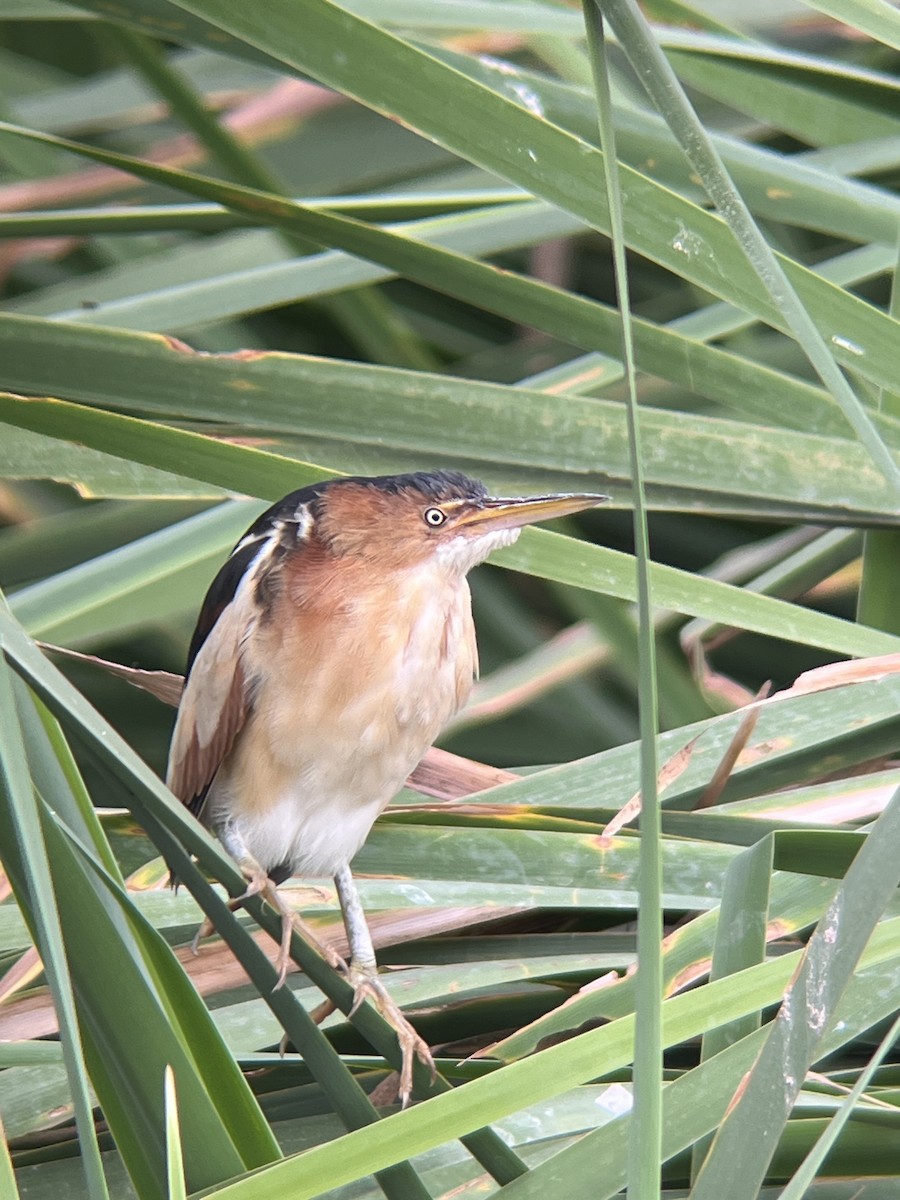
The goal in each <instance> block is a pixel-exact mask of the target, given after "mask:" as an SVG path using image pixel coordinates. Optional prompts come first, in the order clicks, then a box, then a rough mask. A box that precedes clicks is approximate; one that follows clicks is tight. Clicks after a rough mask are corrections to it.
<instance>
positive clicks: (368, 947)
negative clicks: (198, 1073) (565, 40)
mask: <svg viewBox="0 0 900 1200" xmlns="http://www.w3.org/2000/svg"><path fill="white" fill-rule="evenodd" d="M606 498H607V497H605V496H596V495H587V494H581V495H554V496H536V497H526V498H523V499H514V500H498V499H494V498H492V497H489V496H488V495H487V492H486V489H485V487H484V485H483V484H481V483H478V482H476V481H475V480H473V479H468V478H466V476H465V475H461V474H459V473H458V472H455V471H433V472H422V473H418V474H413V475H386V476H381V477H376V478H372V479H365V478H348V479H336V480H329V481H327V482H325V483H318V484H315V485H313V486H311V487H306V488H301V489H300V490H299V491H296V492H292V493H291V494H290V495H289V496H285V498H284V499H283V500H280V501H279V502H278V503H277V504H274V505H273V506H272V507H271V508H270V509H268V511H267V512H265V513H263V515H262V516H261V517H260V518H259V519H258V520H257V521H256V522H255V523H254V524H253V525H252V526H251V527H250V529H248V531H247V533H246V534H245V535H244V537H242V538H241V540H240V541H239V542H238V544H237V546H235V548H234V550H233V551H232V553H231V556H230V558H229V559H228V561H227V562H226V563H225V565H224V566H223V567H222V569H221V570H220V571H219V573H218V575H217V576H216V578H215V579H214V580H213V583H212V586H211V587H210V589H209V591H208V592H207V595H206V599H205V600H204V602H203V607H202V609H201V612H200V617H199V620H198V622H197V628H196V630H195V632H194V636H193V639H192V641H191V646H190V651H189V655H188V666H187V673H186V682H185V688H184V693H183V695H182V699H181V705H180V707H179V710H178V719H177V723H176V725H175V732H174V735H173V738H172V748H171V754H170V758H169V771H168V783H169V787H170V788H171V789H172V791H173V792H174V793H175V795H176V796H178V797H180V799H181V800H183V801H184V803H185V804H186V805H187V806H188V807H189V808H190V810H191V811H192V812H193V813H195V814H196V815H197V816H198V817H199V818H200V819H201V820H202V821H203V822H204V823H205V824H206V825H208V826H209V827H210V828H211V829H212V830H213V831H214V832H215V833H216V834H217V836H218V837H219V839H220V841H221V842H222V845H223V846H224V847H225V849H226V850H227V851H228V853H229V854H230V855H231V856H232V858H234V859H235V861H236V862H237V864H238V866H239V867H240V869H241V871H242V872H243V874H244V875H245V876H246V878H247V879H248V881H249V888H248V893H247V894H254V893H259V894H261V895H263V896H264V897H265V898H266V899H267V900H269V901H270V902H271V903H272V904H273V905H274V906H275V907H276V908H277V910H278V911H279V912H280V914H281V917H282V940H281V947H280V950H279V952H278V958H277V960H276V965H277V967H278V972H279V981H278V982H279V984H281V983H282V982H283V981H284V977H285V974H286V973H287V969H288V963H289V961H290V958H289V954H290V940H291V932H292V929H293V928H295V927H297V928H299V929H300V932H301V933H303V934H304V936H306V937H307V938H308V939H309V940H311V941H313V942H314V943H315V939H314V938H312V936H311V934H310V931H309V930H308V929H306V927H305V926H303V925H302V923H300V922H298V921H297V919H296V916H295V914H294V913H293V912H292V911H291V910H290V909H289V908H288V907H287V906H286V905H285V903H284V902H283V901H282V899H281V897H280V896H279V894H278V892H277V887H278V884H280V883H282V882H283V881H284V880H285V879H287V878H288V877H290V876H292V875H311V876H321V875H331V876H333V878H334V882H335V885H336V887H337V892H338V897H339V900H340V904H341V909H342V911H343V916H344V924H345V927H346V930H347V937H348V940H349V943H350V955H351V957H350V966H349V972H348V973H349V978H350V981H351V983H352V984H353V985H354V988H355V1002H356V1003H360V1002H361V1001H362V1000H363V999H364V998H365V997H370V998H371V999H372V1000H373V1001H374V1003H375V1004H376V1006H377V1007H378V1008H379V1010H380V1011H381V1012H382V1014H383V1015H384V1016H385V1018H386V1019H387V1020H388V1021H390V1023H391V1024H392V1025H393V1027H394V1028H395V1029H396V1030H397V1033H398V1037H399V1039H400V1044H401V1047H402V1050H403V1070H402V1072H401V1088H400V1091H401V1095H402V1096H403V1097H404V1100H405V1099H406V1098H408V1095H409V1092H410V1088H411V1081H412V1066H413V1056H414V1055H418V1056H419V1057H420V1059H422V1061H424V1062H426V1063H428V1064H429V1065H430V1064H431V1056H430V1054H429V1052H428V1048H427V1046H426V1045H425V1043H424V1042H423V1041H422V1040H421V1039H420V1038H419V1036H418V1034H416V1032H415V1031H414V1030H413V1029H412V1027H411V1026H410V1025H409V1023H408V1022H407V1021H406V1019H405V1017H404V1016H403V1014H402V1012H401V1011H400V1009H399V1008H398V1007H397V1006H396V1004H395V1003H394V1002H393V1001H392V1000H391V997H390V995H389V994H388V992H387V990H386V988H385V987H384V985H383V984H382V983H381V981H380V980H379V978H378V974H377V966H376V963H375V954H374V951H373V949H372V940H371V937H370V936H369V930H368V927H367V925H366V920H365V916H364V914H363V909H362V905H361V904H360V900H359V896H358V894H357V891H356V887H355V885H354V883H353V877H352V875H351V874H350V861H351V859H352V858H353V856H354V854H356V852H357V850H359V848H360V846H361V845H362V844H363V842H364V841H365V839H366V837H367V835H368V833H369V830H370V829H371V827H372V823H373V822H374V820H375V818H376V817H377V816H378V814H379V813H380V812H381V811H382V810H383V809H384V807H385V806H386V805H387V803H388V802H389V801H390V799H391V797H392V796H393V795H394V794H395V793H396V792H397V791H399V789H400V788H401V787H402V785H403V782H404V780H405V779H406V777H407V776H408V775H409V773H410V771H411V770H412V769H413V768H414V767H415V765H416V764H417V763H418V761H419V759H420V758H421V757H422V755H423V754H424V753H425V751H426V750H427V749H428V747H429V746H430V745H431V743H432V742H433V741H434V739H435V738H436V737H437V735H438V734H439V733H440V731H441V729H442V728H443V726H444V725H445V724H446V722H447V721H448V719H449V718H450V717H451V716H452V715H453V714H454V713H455V712H456V711H457V709H459V707H460V706H461V705H462V704H463V703H464V702H465V700H466V698H467V696H468V694H469V691H470V689H471V686H472V681H473V679H474V677H475V674H476V672H477V669H478V655H477V650H476V645H475V629H474V625H473V622H472V608H471V600H470V595H469V586H468V583H467V582H466V575H467V573H468V572H469V570H471V568H472V567H474V566H475V565H476V563H480V562H481V561H482V560H483V559H485V558H486V557H487V556H488V554H489V553H490V552H491V551H492V550H494V549H496V548H497V547H500V546H508V545H510V544H511V543H512V542H514V541H515V540H516V538H517V537H518V535H519V532H520V529H521V527H522V526H523V525H527V524H529V523H531V522H535V521H545V520H547V519H548V518H550V517H559V516H564V515H566V514H569V513H575V512H579V511H580V510H582V509H585V508H590V507H593V506H594V505H596V504H599V503H601V502H602V501H603V500H605V499H606ZM198 936H199V935H198ZM315 944H316V945H318V943H315ZM318 948H319V949H320V950H321V949H322V947H321V946H319V947H318ZM326 954H327V952H326ZM327 956H328V957H329V959H330V961H331V962H332V963H333V964H337V963H339V962H340V960H338V959H337V956H336V955H334V954H333V953H332V954H330V955H327Z"/></svg>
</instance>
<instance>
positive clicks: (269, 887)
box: [191, 822, 347, 988]
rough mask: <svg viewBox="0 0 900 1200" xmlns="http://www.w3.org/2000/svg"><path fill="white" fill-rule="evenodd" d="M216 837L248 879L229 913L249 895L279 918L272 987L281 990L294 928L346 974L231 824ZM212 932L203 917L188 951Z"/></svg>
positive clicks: (335, 954) (333, 952)
mask: <svg viewBox="0 0 900 1200" xmlns="http://www.w3.org/2000/svg"><path fill="white" fill-rule="evenodd" d="M216 834H217V835H218V837H219V840H220V841H221V843H222V845H223V846H224V847H225V849H226V850H227V851H228V853H229V854H230V855H231V857H232V858H233V859H234V860H235V862H236V863H237V865H238V868H239V869H240V872H241V874H242V875H243V876H244V878H245V879H246V880H247V884H248V886H247V890H246V891H245V892H243V893H242V894H241V895H240V896H237V897H236V898H235V899H233V900H230V901H229V904H228V907H229V908H230V909H231V911H232V912H234V910H235V909H237V908H240V907H241V906H242V905H243V904H244V903H245V901H247V900H249V899H250V897H251V896H261V897H262V898H263V899H264V900H267V901H268V902H269V904H271V905H272V907H273V908H274V909H275V911H276V912H277V913H278V914H279V916H280V917H281V941H280V943H279V947H278V954H277V956H276V958H275V969H276V970H277V971H278V980H277V982H276V984H275V987H276V988H280V987H281V986H282V984H283V983H284V981H285V977H286V976H287V973H288V970H289V968H290V964H291V936H292V934H293V932H294V930H295V929H296V930H297V932H298V933H299V934H300V936H301V937H302V938H303V940H304V941H305V942H306V943H307V944H308V945H310V946H312V948H313V949H314V950H316V951H317V952H318V953H319V954H321V956H322V957H323V958H324V959H325V961H326V962H327V963H328V964H329V966H331V967H334V969H335V970H337V971H343V972H346V971H347V964H346V963H345V962H344V960H343V959H342V958H341V956H340V955H339V954H338V952H337V951H336V950H334V949H333V948H332V947H331V946H326V945H325V944H324V943H323V942H321V941H319V939H318V937H317V936H316V934H315V933H314V932H313V930H312V929H311V928H310V927H309V925H307V923H306V922H305V921H304V920H303V919H302V918H301V917H300V916H299V915H298V914H297V913H296V912H294V910H293V909H292V908H291V907H290V906H289V905H288V904H286V903H285V901H284V898H283V897H282V895H281V893H280V892H279V891H278V885H277V884H276V883H275V881H274V879H272V878H271V877H270V876H269V873H268V872H267V871H266V870H264V868H263V867H261V866H260V865H259V863H258V862H257V861H256V859H255V858H254V857H253V855H252V854H251V853H250V851H249V850H248V849H247V847H246V846H245V844H244V839H243V838H242V837H241V835H240V834H239V833H238V831H237V829H236V828H235V827H234V825H233V824H231V823H230V822H225V823H223V824H222V826H221V827H219V828H217V829H216ZM214 931H215V926H214V925H213V923H212V921H210V919H209V917H206V918H205V920H204V921H203V924H202V925H201V926H200V928H199V929H198V930H197V932H196V933H195V934H194V940H193V941H192V942H191V950H192V951H193V953H194V954H196V953H197V952H198V947H199V944H200V941H201V939H202V938H205V937H209V935H210V934H211V933H213V932H214Z"/></svg>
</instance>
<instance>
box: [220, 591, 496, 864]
mask: <svg viewBox="0 0 900 1200" xmlns="http://www.w3.org/2000/svg"><path fill="white" fill-rule="evenodd" d="M371 583H372V581H371V580H369V581H368V586H365V587H360V588H358V589H356V590H353V589H345V590H344V591H342V592H341V593H339V594H336V595H333V596H332V597H331V601H332V603H331V604H330V605H329V604H327V603H322V601H323V600H324V599H325V594H324V591H323V593H320V594H319V596H318V601H319V602H317V603H315V604H311V603H302V602H301V603H297V600H296V597H292V596H291V594H290V590H289V589H283V591H282V594H281V595H280V597H279V600H278V604H279V606H280V607H279V608H278V609H277V610H276V611H275V612H273V614H272V618H271V619H270V620H268V621H266V622H265V623H264V624H263V625H262V627H261V628H260V630H259V634H258V636H257V637H256V638H254V640H253V643H252V645H250V644H248V645H247V646H245V647H244V649H243V651H242V657H243V661H244V667H245V670H246V671H247V672H248V674H249V676H250V678H252V679H253V680H254V692H253V707H252V712H251V714H250V717H249V719H248V721H247V724H246V725H245V727H244V729H243V730H242V732H241V734H240V736H239V738H238V739H237V742H236V743H235V746H234V749H233V750H232V752H231V754H230V755H229V757H228V759H227V760H226V761H225V763H224V764H223V769H222V771H221V772H220V779H218V780H217V783H216V786H215V788H214V792H213V795H212V796H211V802H212V804H213V806H214V807H215V806H216V805H217V796H218V797H219V798H220V799H219V801H218V803H220V804H224V805H226V806H227V809H228V812H229V814H230V816H231V817H232V818H236V819H238V820H239V821H240V822H241V827H242V833H243V835H244V837H245V840H246V842H247V845H248V849H250V851H251V853H253V854H254V856H255V857H256V858H257V859H258V861H259V862H260V863H261V865H263V866H265V867H272V866H275V865H278V864H279V863H281V862H284V861H288V860H291V861H292V862H293V864H294V870H295V871H296V872H297V873H307V874H326V873H327V874H333V873H334V872H335V871H336V870H337V868H338V867H339V866H340V865H341V864H342V863H345V862H347V861H349V859H350V858H352V856H353V855H354V854H355V853H356V851H357V850H358V849H359V846H360V845H361V844H362V842H363V841H364V840H365V838H366V835H367V834H368V831H369V828H370V827H371V824H372V822H373V821H374V819H375V817H376V816H377V815H378V813H379V812H380V811H381V809H383V808H384V806H385V805H386V804H387V803H388V802H389V800H390V799H391V797H392V796H393V795H394V794H395V793H396V792H397V791H398V790H399V789H400V787H402V785H403V782H404V780H405V779H406V777H407V775H408V774H409V773H410V771H411V770H412V769H413V767H414V766H415V765H416V763H417V762H418V761H419V759H420V758H421V757H422V755H423V754H424V752H425V751H426V750H427V748H428V747H429V746H430V745H431V743H432V742H433V741H434V739H435V738H436V737H437V735H438V734H439V733H440V731H441V729H442V728H443V726H444V725H445V724H446V722H447V721H448V719H449V718H450V717H451V716H452V715H453V713H454V712H456V710H457V709H458V708H459V707H460V705H461V704H463V703H464V701H465V699H466V697H467V696H468V693H469V691H470V689H471V686H472V680H473V677H474V674H475V672H476V670H477V653H476V648H475V638H474V628H473V624H472V615H471V600H470V596H469V590H468V585H467V584H466V582H465V579H461V580H454V581H452V583H451V582H449V581H447V580H446V579H444V578H443V577H442V576H441V575H440V574H439V573H438V572H434V573H432V574H430V575H429V574H424V575H423V574H422V573H421V572H419V573H416V574H413V573H410V574H409V575H408V576H403V577H400V578H397V577H394V578H393V579H392V580H391V584H390V586H387V587H381V588H373V587H372V586H371Z"/></svg>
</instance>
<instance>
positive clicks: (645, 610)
mask: <svg viewBox="0 0 900 1200" xmlns="http://www.w3.org/2000/svg"><path fill="white" fill-rule="evenodd" d="M584 20H585V26H586V29H587V35H588V48H589V51H590V57H591V65H592V68H593V73H594V88H595V91H596V94H597V113H598V117H599V126H600V145H601V147H602V149H603V173H604V182H605V185H606V202H607V205H608V207H609V214H610V226H611V229H612V249H613V261H614V264H615V279H616V291H617V294H618V300H619V307H620V310H621V317H622V359H623V362H624V365H625V378H626V383H627V395H628V403H627V406H626V412H627V414H628V443H629V451H630V463H631V494H632V501H633V504H634V518H633V528H634V543H635V565H636V568H637V579H636V586H637V602H638V605H637V606H638V669H639V681H638V721H639V726H640V733H641V757H640V762H641V875H640V903H639V907H638V933H637V947H638V970H637V977H636V991H637V1005H636V1008H635V1018H636V1027H635V1060H634V1073H633V1078H634V1115H633V1119H632V1123H631V1139H630V1146H629V1160H628V1162H629V1169H628V1197H629V1200H632V1198H634V1200H653V1197H657V1198H658V1197H659V1187H660V1179H659V1168H660V1161H661V1152H662V1066H663V1064H662V1012H661V1004H662V951H661V943H662V935H663V927H662V857H661V852H660V840H661V837H662V833H661V828H660V815H659V799H658V796H657V782H656V781H657V775H658V764H657V759H656V735H657V731H658V728H659V712H658V708H659V705H658V698H657V689H656V633H655V630H654V628H653V596H652V591H651V576H650V538H649V532H648V528H647V509H646V503H645V497H644V467H643V452H642V449H641V418H640V414H639V412H638V400H637V382H636V378H635V365H634V349H633V343H632V332H631V302H630V297H629V289H628V269H627V266H626V262H625V239H624V229H623V221H622V205H621V192H620V185H619V176H618V162H617V158H616V135H615V129H614V127H613V105H612V94H611V90H610V83H609V63H608V61H607V56H606V46H605V40H604V31H603V15H602V12H601V9H600V7H599V5H598V4H596V3H595V0H585V3H584Z"/></svg>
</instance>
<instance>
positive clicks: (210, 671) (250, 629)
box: [166, 487, 320, 816]
mask: <svg viewBox="0 0 900 1200" xmlns="http://www.w3.org/2000/svg"><path fill="white" fill-rule="evenodd" d="M319 490H320V489H319V488H317V487H309V488H301V489H300V490H299V491H296V492H291V494H290V495H288V496H285V497H284V499H283V500H280V501H279V502H278V503H277V504H273V505H272V507H271V508H269V509H267V510H266V512H264V513H263V514H262V515H261V516H260V517H258V518H257V519H256V521H255V522H254V523H253V524H252V525H251V526H250V528H249V529H248V530H247V532H246V533H245V534H244V536H243V537H242V538H241V540H240V541H239V542H238V544H237V545H236V546H235V548H234V550H233V551H232V552H231V554H230V556H229V557H228V559H227V560H226V562H225V563H224V564H223V566H222V568H221V570H220V571H219V573H218V574H217V575H216V577H215V579H214V580H213V582H212V584H211V585H210V588H209V591H208V592H207V593H206V597H205V599H204V601H203V606H202V608H201V610H200V616H199V618H198V620H197V628H196V629H195V630H194V636H193V638H192V639H191V647H190V650H189V652H188V666H187V679H186V681H185V686H184V691H183V693H182V696H181V704H180V706H179V709H178V718H177V720H176V722H175V731H174V733H173V734H172V746H171V749H170V751H169V768H168V772H167V774H166V782H167V783H168V785H169V787H170V789H171V790H172V791H173V792H174V793H175V795H176V796H178V798H179V799H180V800H182V801H183V802H184V803H185V804H186V805H187V806H188V808H189V809H190V810H191V812H193V813H194V814H195V815H198V816H199V814H200V812H201V810H202V808H203V803H204V801H205V799H206V793H207V791H208V790H209V787H210V785H211V784H212V782H213V780H214V779H215V776H216V772H217V771H218V769H219V767H220V766H221V765H222V760H223V759H224V758H225V756H226V755H227V754H228V752H229V750H230V749H231V748H232V746H233V745H234V742H235V739H236V738H237V736H238V734H239V733H240V731H241V729H242V728H243V726H244V723H245V722H246V720H247V717H248V715H249V713H250V710H251V707H252V702H253V691H254V684H255V680H254V678H253V672H252V671H251V670H249V669H248V667H247V665H246V662H245V660H244V657H243V654H242V650H243V647H244V646H245V644H247V643H248V642H252V640H253V637H254V634H255V631H256V629H257V626H258V624H259V622H260V619H261V618H262V617H263V616H264V615H265V610H266V606H267V604H268V603H269V602H270V601H271V596H270V595H269V593H270V592H271V590H272V589H271V587H270V586H269V579H270V575H271V573H272V572H273V570H274V572H275V574H276V575H277V567H278V565H279V563H280V562H281V560H282V559H283V557H284V555H285V553H286V552H287V549H288V548H290V549H291V550H292V551H293V552H294V553H296V552H297V550H299V549H301V548H302V547H303V546H304V543H305V542H306V540H307V534H308V532H309V529H310V526H311V517H310V513H309V504H310V502H311V501H312V500H314V499H315V498H316V496H317V495H318V492H319Z"/></svg>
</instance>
